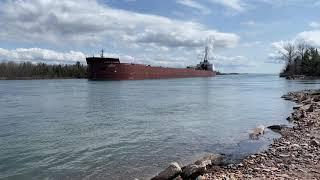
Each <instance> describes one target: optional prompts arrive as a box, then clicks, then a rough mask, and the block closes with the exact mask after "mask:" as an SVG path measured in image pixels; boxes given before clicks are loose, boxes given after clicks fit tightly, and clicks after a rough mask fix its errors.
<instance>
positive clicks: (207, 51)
mask: <svg viewBox="0 0 320 180" xmlns="http://www.w3.org/2000/svg"><path fill="white" fill-rule="evenodd" d="M208 59H209V47H208V46H206V48H205V50H204V58H203V61H204V62H208Z"/></svg>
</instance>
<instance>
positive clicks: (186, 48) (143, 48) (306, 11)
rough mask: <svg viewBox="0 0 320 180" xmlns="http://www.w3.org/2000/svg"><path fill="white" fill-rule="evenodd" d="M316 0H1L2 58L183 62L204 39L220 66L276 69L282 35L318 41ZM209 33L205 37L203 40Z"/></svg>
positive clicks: (319, 2)
mask: <svg viewBox="0 0 320 180" xmlns="http://www.w3.org/2000/svg"><path fill="white" fill-rule="evenodd" d="M319 10H320V0H286V1H285V0H65V1H54V0H1V1H0V17H1V18H0V25H1V27H2V28H1V29H0V61H7V60H11V61H25V60H28V61H33V62H48V63H73V62H75V61H77V60H80V61H82V62H85V57H86V56H89V55H92V54H94V53H95V54H97V53H98V51H99V50H100V49H102V48H103V49H105V51H106V54H107V55H109V56H116V57H120V58H121V60H122V61H123V62H135V63H148V64H152V65H162V66H172V67H184V66H186V65H192V64H196V63H197V62H198V61H199V60H200V59H201V55H202V53H203V49H204V46H205V45H206V44H210V45H212V44H213V46H212V47H213V50H212V51H211V58H212V60H213V62H214V64H215V66H216V69H218V70H220V71H224V72H249V73H278V72H279V71H280V70H281V68H282V64H279V63H277V62H276V61H274V60H273V57H274V56H275V54H276V52H277V51H278V49H277V48H279V44H281V42H282V41H294V40H300V39H302V40H305V41H307V42H309V43H310V44H312V45H314V46H316V47H319V46H320V18H319ZM208 39H210V40H211V41H209V40H208Z"/></svg>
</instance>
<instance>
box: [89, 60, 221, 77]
mask: <svg viewBox="0 0 320 180" xmlns="http://www.w3.org/2000/svg"><path fill="white" fill-rule="evenodd" d="M215 75H216V72H215V71H205V70H195V69H191V68H190V69H189V68H165V67H153V66H146V65H143V64H127V63H118V64H117V63H114V64H108V63H94V64H91V63H88V78H89V79H92V80H143V79H168V78H190V77H212V76H215Z"/></svg>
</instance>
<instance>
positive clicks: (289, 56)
mask: <svg viewBox="0 0 320 180" xmlns="http://www.w3.org/2000/svg"><path fill="white" fill-rule="evenodd" d="M278 52H279V53H280V54H281V59H282V60H284V61H285V62H286V63H288V64H292V62H293V61H294V59H295V58H296V57H297V55H298V53H297V49H296V46H295V44H294V43H291V42H287V43H285V44H283V46H282V49H281V50H279V51H278Z"/></svg>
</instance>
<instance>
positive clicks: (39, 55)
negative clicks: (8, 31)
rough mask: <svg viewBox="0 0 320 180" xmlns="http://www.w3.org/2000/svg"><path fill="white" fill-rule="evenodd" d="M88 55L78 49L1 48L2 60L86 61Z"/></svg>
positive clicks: (62, 62)
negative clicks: (60, 50) (66, 50)
mask: <svg viewBox="0 0 320 180" xmlns="http://www.w3.org/2000/svg"><path fill="white" fill-rule="evenodd" d="M85 58H86V55H85V54H84V53H82V52H78V51H69V52H57V51H53V50H48V49H41V48H29V49H25V48H18V49H15V50H8V49H3V48H0V61H16V62H24V61H31V62H47V63H51V64H54V63H61V64H68V63H75V62H77V61H80V62H82V63H84V62H85Z"/></svg>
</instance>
